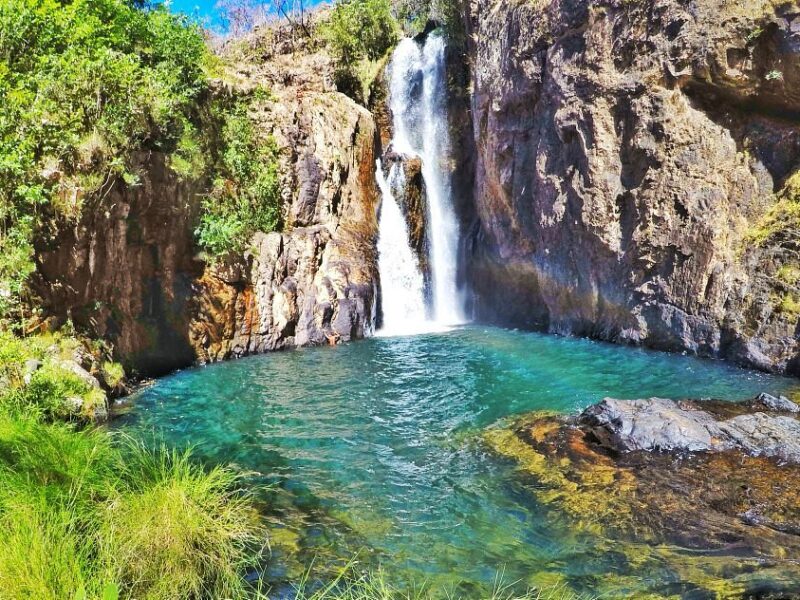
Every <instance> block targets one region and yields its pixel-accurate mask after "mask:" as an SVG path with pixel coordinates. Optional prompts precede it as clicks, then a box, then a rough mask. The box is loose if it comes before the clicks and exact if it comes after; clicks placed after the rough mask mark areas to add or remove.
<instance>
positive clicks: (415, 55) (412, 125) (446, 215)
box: [377, 33, 464, 331]
mask: <svg viewBox="0 0 800 600" xmlns="http://www.w3.org/2000/svg"><path fill="white" fill-rule="evenodd" d="M389 76H390V83H389V95H390V98H389V106H390V108H391V110H392V116H393V126H394V138H393V139H392V142H391V146H392V150H393V151H394V152H396V153H398V154H405V155H409V156H418V157H419V158H420V159H421V161H422V177H423V179H424V180H425V189H426V193H427V205H428V214H427V226H428V243H429V250H430V265H431V296H432V304H433V306H432V307H431V309H432V310H431V311H430V312H431V318H430V319H425V316H424V314H425V313H424V310H423V312H422V318H423V322H424V324H425V325H424V326H423V324H422V323H420V322H419V321H416V320H415V321H414V323H411V322H410V321H409V319H408V318H407V317H406V318H405V319H404V321H405V322H401V321H400V320H398V321H395V318H397V317H398V316H400V315H401V312H402V313H404V314H405V315H410V314H413V315H415V319H416V318H417V317H419V316H420V313H419V312H418V307H419V306H420V305H422V306H423V309H424V306H425V301H424V289H423V288H422V287H420V288H418V287H417V285H416V283H415V284H414V286H411V287H408V286H406V287H402V288H401V287H397V286H396V284H397V283H400V282H407V281H408V280H410V279H414V281H417V280H419V281H422V275H421V273H420V270H419V264H418V262H417V261H416V260H414V261H413V263H412V264H410V265H409V264H408V263H406V262H404V267H406V268H408V267H415V268H416V273H415V275H413V276H412V275H411V274H410V273H404V274H402V275H400V274H399V273H397V272H390V271H391V270H392V269H395V268H396V266H392V264H393V263H394V262H395V261H396V259H395V257H393V256H391V255H390V254H391V253H394V252H396V246H395V245H394V244H395V243H400V241H403V242H404V246H405V250H404V252H403V254H405V252H406V251H407V252H408V253H410V254H411V255H412V258H413V251H412V250H411V248H410V245H409V240H408V227H407V225H406V223H405V219H403V215H402V212H400V210H399V207H397V203H396V200H395V198H394V196H393V195H392V193H391V188H392V186H391V185H389V184H388V182H386V180H385V178H384V176H383V173H382V171H381V169H380V165H379V167H378V174H377V177H378V182H379V184H380V185H381V191H382V192H383V205H382V206H383V208H382V213H381V221H380V225H379V227H380V233H379V235H380V241H379V243H378V248H379V263H380V264H379V270H380V273H381V286H382V291H383V296H382V297H383V306H384V330H397V331H404V330H405V331H407V330H408V328H409V327H410V328H411V329H412V330H420V329H427V330H431V329H436V328H441V327H442V326H447V325H456V324H459V323H463V322H464V309H463V306H464V303H463V299H462V295H461V293H460V292H459V289H458V282H457V273H458V248H459V227H458V221H457V219H456V216H455V212H454V210H453V206H452V198H451V189H450V183H449V178H448V163H449V160H450V140H449V135H448V122H447V87H446V79H445V43H444V38H443V37H442V36H441V35H438V34H436V33H434V34H432V35H429V36H428V38H427V39H426V41H425V43H424V45H420V44H419V43H417V42H416V41H414V40H413V39H405V40H403V41H401V42H400V44H399V45H398V46H397V49H396V50H395V51H394V54H393V55H392V61H391V64H390V66H389ZM395 169H397V171H398V172H400V173H402V168H401V167H399V166H393V167H392V170H391V172H390V178H391V177H397V176H398V175H396V174H395V175H392V173H393V172H394V170H395ZM395 211H397V212H396V213H395ZM387 213H388V214H387ZM384 215H386V218H385V217H384ZM398 216H399V218H400V224H398V223H397V221H396V218H397V217H398ZM398 231H401V233H402V236H404V238H403V239H402V240H400V238H401V237H402V236H399V235H398ZM384 238H387V239H392V240H394V241H393V246H392V248H393V249H392V250H389V248H388V247H387V246H386V245H385V244H383V240H384ZM382 247H383V248H384V250H385V251H382V250H381V248H382ZM384 273H386V275H384ZM398 299H399V300H398ZM398 302H400V303H403V304H405V305H406V307H405V308H404V309H403V311H400V310H399V308H398V307H397V306H396V303H398ZM387 306H388V307H389V308H388V310H387ZM401 318H402V317H401Z"/></svg>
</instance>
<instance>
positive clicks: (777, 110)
mask: <svg viewBox="0 0 800 600" xmlns="http://www.w3.org/2000/svg"><path fill="white" fill-rule="evenodd" d="M469 12H470V14H469V15H468V18H467V26H468V29H469V34H470V42H469V50H470V60H471V67H472V75H473V85H474V95H473V105H472V116H473V127H474V133H475V141H476V146H477V165H476V181H475V210H476V213H477V220H478V222H479V225H478V227H477V230H476V232H475V234H474V235H473V236H472V238H471V243H470V244H469V246H468V247H469V249H470V251H469V253H468V255H467V259H466V262H467V265H468V266H469V267H470V280H471V283H472V286H473V288H474V290H475V295H476V310H477V314H478V317H479V318H481V319H483V320H490V321H494V322H498V323H502V324H513V325H517V326H525V327H531V328H538V329H544V330H547V331H551V332H556V333H564V334H578V335H587V336H592V337H597V338H602V339H607V340H612V341H617V342H621V343H633V344H643V345H647V346H651V347H655V348H659V349H664V350H672V351H688V352H691V353H696V354H699V355H703V356H714V357H723V358H727V359H730V360H733V361H735V362H738V363H740V364H743V365H747V366H751V367H756V368H759V369H764V370H770V371H780V372H789V373H798V372H800V366H798V361H797V356H798V350H800V346H798V337H797V326H798V315H799V314H800V311H798V310H796V306H797V305H798V304H797V299H798V297H799V296H798V295H797V294H798V287H797V285H798V277H796V276H795V273H796V269H797V264H798V258H799V257H800V253H799V251H800V245H798V240H797V235H796V231H794V233H793V232H792V231H793V230H792V231H788V232H787V231H784V232H780V231H774V232H771V231H764V228H763V227H762V224H763V223H764V222H765V219H766V221H767V222H768V221H769V220H770V219H769V215H770V210H771V209H772V210H774V206H775V205H776V202H777V201H778V198H780V197H786V194H787V193H788V192H787V191H784V190H786V189H788V188H790V187H791V186H790V185H789V184H790V183H791V176H792V175H793V174H794V173H796V171H797V168H798V165H800V118H799V116H800V94H798V89H800V86H798V82H800V8H799V7H798V6H797V4H796V3H794V2H782V1H778V0H751V1H747V2H727V1H725V0H704V1H703V2H694V3H689V4H687V3H686V2H681V1H679V0H639V1H635V2H631V1H627V0H626V1H623V0H552V1H551V0H539V1H536V2H528V3H522V4H520V3H519V2H516V1H514V0H472V2H471V4H470V11H469ZM795 200H796V199H795V198H790V199H789V201H790V202H794V201H795ZM780 220H781V219H780V218H777V219H775V218H773V219H772V221H773V226H774V225H775V221H780ZM759 229H761V231H758V230H759ZM767 229H769V228H767ZM777 229H780V227H778V228H777Z"/></svg>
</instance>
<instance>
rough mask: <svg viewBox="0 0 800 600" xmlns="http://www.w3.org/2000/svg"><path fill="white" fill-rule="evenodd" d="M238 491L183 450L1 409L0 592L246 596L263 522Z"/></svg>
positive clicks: (70, 596) (231, 479)
mask: <svg viewBox="0 0 800 600" xmlns="http://www.w3.org/2000/svg"><path fill="white" fill-rule="evenodd" d="M236 487H237V476H236V475H235V474H233V473H232V472H231V471H229V470H226V469H215V470H213V471H211V472H208V473H207V472H205V471H203V469H201V468H199V467H197V466H196V465H194V464H193V463H192V462H191V460H190V458H189V455H188V454H185V453H184V454H182V453H175V452H168V451H166V450H164V449H163V448H162V449H158V450H156V451H150V450H147V449H145V448H144V447H142V446H140V445H137V444H132V443H125V442H123V443H112V439H111V437H110V436H109V435H108V434H107V433H105V432H101V431H88V430H87V431H78V430H75V429H73V428H72V427H70V426H68V425H64V424H43V423H40V422H38V421H36V420H34V419H31V418H24V417H17V416H10V415H7V414H2V413H0V597H2V598H7V599H9V600H17V599H20V600H21V599H23V598H25V599H27V598H37V599H42V600H49V599H52V600H75V599H76V598H104V599H106V598H108V599H111V598H116V597H123V598H134V597H135V598H149V599H153V600H160V599H162V598H164V599H166V598H198V599H199V598H236V597H244V595H245V589H244V584H243V580H242V577H241V575H242V570H243V569H244V568H245V567H247V566H249V565H252V563H253V562H254V561H255V560H256V559H257V557H258V552H257V551H254V547H255V546H256V542H257V539H258V536H259V532H260V528H259V526H258V525H257V523H256V520H255V514H254V512H253V510H252V508H251V507H250V505H249V502H248V501H247V499H246V498H243V497H242V496H241V495H239V494H238V493H237V492H236V491H235V490H236ZM257 549H258V548H257V547H255V550H257Z"/></svg>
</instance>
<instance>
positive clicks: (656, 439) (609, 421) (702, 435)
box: [577, 395, 800, 464]
mask: <svg viewBox="0 0 800 600" xmlns="http://www.w3.org/2000/svg"><path fill="white" fill-rule="evenodd" d="M765 397H766V398H767V402H768V403H769V404H771V405H773V406H776V408H775V409H771V410H773V411H775V412H783V413H788V414H768V413H765V412H746V413H745V414H740V415H736V416H734V417H732V418H728V419H724V418H720V417H719V415H715V414H714V408H715V406H716V405H715V404H709V405H708V406H707V407H706V409H704V407H703V403H702V402H701V403H697V402H676V401H673V400H665V399H663V398H650V399H648V400H614V399H611V398H606V399H605V400H603V401H602V402H600V403H599V404H595V405H593V406H591V407H589V408H587V409H586V410H585V411H584V412H583V413H582V414H581V415H580V417H579V418H578V420H577V423H578V425H579V427H580V428H581V429H582V430H583V431H585V432H586V433H587V434H588V435H589V436H590V437H591V438H592V439H594V440H595V441H596V442H597V443H598V444H600V445H601V446H604V447H606V448H608V449H610V450H613V451H615V452H633V451H636V450H653V451H662V452H723V451H729V450H739V451H741V452H744V453H746V454H749V455H750V456H768V457H777V458H780V459H781V460H784V461H786V462H792V463H796V464H797V463H800V421H798V420H797V419H796V418H795V416H794V415H795V413H797V412H798V410H800V408H799V407H798V406H797V405H796V404H795V403H794V402H792V401H791V400H789V399H788V398H783V397H782V398H781V399H778V398H775V397H774V396H768V395H762V396H759V397H758V398H757V399H755V400H753V401H751V402H750V403H747V404H744V405H741V407H742V409H743V410H748V411H753V410H757V409H758V408H760V407H763V406H765V404H764V399H763V398H765ZM790 415H791V416H790Z"/></svg>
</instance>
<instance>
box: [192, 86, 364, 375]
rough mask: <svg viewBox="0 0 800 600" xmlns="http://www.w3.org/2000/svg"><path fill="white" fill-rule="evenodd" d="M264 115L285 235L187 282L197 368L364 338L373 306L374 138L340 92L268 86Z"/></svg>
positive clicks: (260, 239)
mask: <svg viewBox="0 0 800 600" xmlns="http://www.w3.org/2000/svg"><path fill="white" fill-rule="evenodd" d="M274 93H276V94H277V95H278V100H276V102H275V106H274V109H273V110H272V111H271V112H270V113H269V114H268V115H264V123H262V126H263V127H266V128H270V130H271V131H272V133H273V135H275V137H276V140H277V141H278V145H279V147H281V148H284V149H285V150H284V152H283V153H282V156H281V161H282V162H281V172H282V174H283V181H282V183H283V195H284V200H285V206H286V209H285V213H286V220H287V224H288V227H287V230H286V231H284V232H283V233H270V234H267V235H265V234H257V235H256V236H255V237H254V239H253V240H251V243H250V246H251V249H250V250H249V251H248V252H247V253H246V254H245V256H243V257H231V259H230V260H229V261H228V262H227V263H225V264H222V265H217V266H214V267H209V268H208V269H206V272H205V273H204V274H203V276H202V278H200V279H199V280H198V281H197V282H196V283H195V294H194V299H193V303H194V308H193V314H194V317H193V319H192V321H191V323H190V327H189V331H190V340H191V344H192V348H193V349H194V351H195V353H196V356H197V357H198V359H199V360H200V361H201V362H210V361H217V360H223V359H226V358H230V357H235V356H243V355H246V354H252V353H258V352H265V351H268V350H279V349H284V348H292V347H297V346H306V345H314V344H325V343H336V342H338V341H349V340H351V339H357V338H361V337H364V336H365V335H368V334H369V333H370V332H371V331H372V329H373V327H374V320H375V313H376V303H377V281H378V272H377V256H376V249H375V248H376V240H377V229H378V225H377V203H378V191H377V187H376V185H375V180H374V168H375V160H376V151H377V150H376V148H377V144H378V142H377V136H376V128H375V123H374V121H373V119H372V116H371V115H370V114H369V112H367V111H366V110H365V109H364V108H362V107H360V106H358V105H357V104H355V103H354V102H353V101H352V100H350V99H349V98H347V97H346V96H344V95H342V94H339V93H338V92H328V91H324V90H316V89H309V90H306V91H304V92H303V93H302V94H299V93H298V91H297V90H296V89H294V88H286V89H282V88H280V87H277V88H275V90H274Z"/></svg>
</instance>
